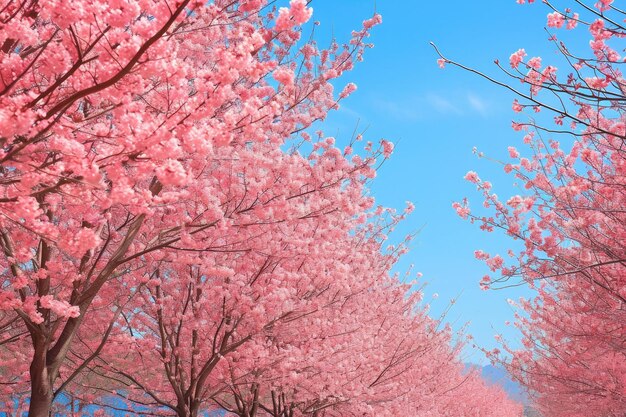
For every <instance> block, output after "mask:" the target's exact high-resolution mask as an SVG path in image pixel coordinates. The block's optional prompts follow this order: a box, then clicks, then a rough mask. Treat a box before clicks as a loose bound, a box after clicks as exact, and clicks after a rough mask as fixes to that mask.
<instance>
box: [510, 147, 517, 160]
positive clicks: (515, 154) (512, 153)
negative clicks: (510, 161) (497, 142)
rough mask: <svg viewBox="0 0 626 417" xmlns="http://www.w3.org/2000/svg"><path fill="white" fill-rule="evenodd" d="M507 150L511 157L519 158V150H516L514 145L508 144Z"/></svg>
mask: <svg viewBox="0 0 626 417" xmlns="http://www.w3.org/2000/svg"><path fill="white" fill-rule="evenodd" d="M508 150H509V156H510V157H511V158H519V152H517V149H515V147H514V146H509V148H508Z"/></svg>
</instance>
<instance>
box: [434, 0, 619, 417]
mask: <svg viewBox="0 0 626 417" xmlns="http://www.w3.org/2000/svg"><path fill="white" fill-rule="evenodd" d="M519 3H524V1H520V2H519ZM529 3H532V1H529ZM543 3H544V4H545V5H547V7H549V8H550V13H549V14H548V20H547V30H548V33H549V35H550V40H551V41H552V42H553V44H554V46H555V47H556V49H557V51H558V52H559V53H560V58H561V60H560V63H559V64H558V65H559V67H560V68H559V69H558V70H557V67H556V66H553V65H548V66H544V64H543V63H542V61H541V58H539V57H531V58H529V59H527V55H526V51H525V50H519V51H517V52H515V53H513V54H512V55H511V58H510V67H511V68H510V69H508V68H505V67H500V68H501V69H502V70H503V71H505V72H506V74H508V75H509V76H510V77H511V78H512V79H513V81H514V82H512V83H504V82H499V81H495V79H493V78H490V77H488V76H486V75H483V74H481V75H483V76H485V77H487V78H489V79H490V80H492V81H495V82H496V83H498V84H500V85H502V86H505V87H507V88H509V89H510V90H512V91H514V92H515V93H516V94H517V95H518V98H517V99H516V100H515V101H514V103H513V110H515V111H516V112H521V111H524V110H525V109H528V110H532V111H533V112H540V114H539V115H538V116H537V118H536V119H531V121H530V122H526V123H524V122H522V123H519V122H515V123H514V124H513V127H514V129H515V130H518V131H525V135H526V136H525V137H524V142H525V143H526V144H527V145H528V146H529V149H530V156H529V157H528V158H524V157H523V156H520V153H519V152H518V151H517V149H515V148H513V147H511V148H509V153H510V156H511V158H512V161H511V162H510V163H505V164H504V169H505V171H506V172H509V173H511V174H512V175H514V176H515V177H516V181H519V182H520V184H521V185H522V186H523V187H524V191H522V192H521V194H520V195H517V196H513V197H511V198H510V199H508V200H507V201H506V202H505V201H501V200H499V199H498V197H497V196H496V195H495V194H493V191H492V190H491V185H490V184H489V183H488V182H486V181H482V180H481V179H480V178H479V177H478V175H477V174H475V173H470V174H468V176H467V179H468V180H470V181H472V182H473V183H475V184H476V185H477V187H478V189H479V190H480V191H481V192H482V194H483V196H484V204H485V206H487V207H489V208H490V209H491V212H490V213H487V214H486V215H482V214H481V213H479V212H470V210H469V207H468V206H467V204H466V203H463V204H457V205H456V208H457V211H458V212H459V214H461V215H462V216H463V217H466V218H470V219H471V220H472V221H476V222H478V223H480V224H481V225H482V228H483V229H486V230H489V231H491V230H494V229H501V230H504V231H505V232H506V233H507V234H508V235H509V236H511V237H512V238H513V239H515V240H517V241H518V242H521V245H520V247H521V248H522V249H521V250H520V251H509V255H510V257H511V259H510V261H509V262H505V260H504V258H502V257H501V256H499V255H491V254H487V253H484V252H482V251H478V252H477V257H478V258H480V259H483V260H485V261H486V262H487V264H488V265H489V267H490V268H491V270H492V271H494V272H496V271H498V272H500V273H501V274H500V277H499V278H494V277H485V279H484V280H483V281H482V284H483V285H484V286H485V287H489V286H494V285H495V286H498V285H503V284H504V285H508V284H507V283H510V281H509V280H511V279H515V278H520V277H521V278H522V279H523V280H524V281H526V282H527V283H528V284H529V285H530V286H531V287H532V288H534V289H536V291H537V296H536V298H534V299H532V300H522V301H520V302H519V303H516V304H517V305H518V307H519V308H520V309H521V311H520V314H519V315H518V322H517V326H518V327H519V328H520V330H521V332H522V335H523V338H522V343H523V347H522V348H521V349H514V348H511V347H510V346H507V345H505V349H506V350H505V352H507V354H506V355H504V356H503V355H498V354H495V353H494V354H493V358H494V360H496V361H500V362H503V363H505V364H506V366H507V368H508V370H509V371H510V373H511V374H512V375H514V376H515V377H516V379H517V380H519V381H520V382H522V383H523V384H524V385H525V386H526V387H527V388H528V389H529V392H530V393H531V394H532V396H533V399H534V400H535V402H536V404H537V405H538V406H539V408H540V409H541V411H542V413H543V415H545V416H548V417H559V416H568V417H571V416H580V417H583V416H601V417H613V416H623V415H624V410H625V409H626V400H625V399H626V377H625V375H626V211H625V208H626V113H625V110H626V97H625V96H626V79H625V78H624V75H623V72H622V68H623V65H624V57H623V56H622V55H621V53H623V50H624V48H623V44H621V45H620V40H621V39H623V38H624V37H625V36H626V27H625V26H624V23H623V22H624V20H625V18H626V12H625V11H624V10H622V9H620V8H619V5H617V4H616V3H615V2H613V1H612V0H601V1H598V2H596V3H595V4H588V2H584V1H573V2H570V3H572V4H571V5H570V7H567V5H562V4H560V3H561V2H559V3H558V4H557V3H555V4H553V3H552V2H550V1H543ZM564 3H566V2H564ZM559 29H570V30H575V31H578V30H583V29H586V30H588V33H589V38H590V39H589V43H588V45H589V47H590V51H589V52H587V53H585V52H578V50H579V49H581V47H580V46H579V45H578V46H574V47H573V48H570V47H568V43H567V42H563V41H560V40H559V39H558V38H557V36H556V35H555V33H557V32H556V31H558V30H559ZM441 59H442V61H441V62H442V63H443V64H445V63H446V62H447V63H452V64H456V63H454V62H452V61H450V60H448V59H446V58H445V57H441ZM456 65H459V64H456ZM460 66H462V65H460ZM520 81H521V83H522V84H521V85H522V86H525V87H527V88H525V89H522V88H521V87H518V86H520V83H519V82H520ZM545 113H547V115H548V116H549V117H550V118H552V117H553V118H554V119H553V120H554V124H550V121H549V119H547V123H546V122H545V120H546V119H542V117H543V116H542V115H545ZM535 120H543V121H542V122H537V121H535ZM559 137H560V139H561V142H562V143H559V141H557V139H558V138H559Z"/></svg>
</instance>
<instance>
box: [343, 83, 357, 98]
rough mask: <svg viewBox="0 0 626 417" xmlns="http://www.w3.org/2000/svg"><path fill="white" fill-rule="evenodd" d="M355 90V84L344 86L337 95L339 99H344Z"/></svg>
mask: <svg viewBox="0 0 626 417" xmlns="http://www.w3.org/2000/svg"><path fill="white" fill-rule="evenodd" d="M356 89H357V87H356V84H354V83H348V84H346V86H345V87H344V88H343V90H342V91H341V93H340V94H339V98H346V97H348V96H349V95H350V94H352V93H353V92H355V91H356Z"/></svg>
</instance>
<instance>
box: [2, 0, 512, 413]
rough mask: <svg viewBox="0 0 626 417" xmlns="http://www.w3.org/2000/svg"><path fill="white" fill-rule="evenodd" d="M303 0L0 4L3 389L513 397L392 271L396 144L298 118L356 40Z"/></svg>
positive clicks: (332, 398)
mask: <svg viewBox="0 0 626 417" xmlns="http://www.w3.org/2000/svg"><path fill="white" fill-rule="evenodd" d="M311 14H312V10H311V8H310V7H308V5H307V2H306V1H304V0H291V2H290V4H289V7H281V8H279V9H276V8H275V7H274V6H273V2H267V1H265V0H239V1H236V0H215V1H212V2H206V1H191V0H182V1H181V0H179V1H176V2H174V1H172V2H170V1H164V0H142V1H138V2H122V1H111V0H107V1H90V2H78V3H76V2H74V3H68V2H67V1H64V0H51V1H46V2H39V1H36V0H23V1H7V2H5V3H4V4H3V5H2V7H1V8H0V19H2V26H1V27H0V45H1V49H2V52H1V54H0V60H1V64H0V89H1V91H0V145H1V149H0V167H1V170H0V248H1V249H2V256H1V257H0V265H1V269H2V276H1V280H2V281H1V285H0V404H2V408H3V409H2V411H3V412H5V413H6V414H7V415H9V416H11V415H23V412H25V410H26V409H28V415H29V416H31V417H39V416H41V417H44V416H49V415H50V414H51V413H53V412H59V413H62V414H71V413H82V412H85V411H86V410H88V408H85V407H87V406H88V405H95V406H97V407H98V410H95V411H94V409H91V412H94V413H95V414H97V415H102V414H103V413H107V412H115V411H116V410H117V411H119V410H122V411H127V412H130V413H132V414H135V415H142V414H143V415H177V416H181V417H182V416H197V415H199V414H202V413H205V412H210V411H212V410H222V412H227V413H230V414H231V415H236V416H240V417H252V416H273V417H292V416H324V415H326V416H350V415H354V416H357V415H358V416H363V415H381V416H382V415H389V416H396V415H406V414H411V415H419V416H443V415H445V416H456V415H459V416H460V415H463V416H481V417H484V416H517V415H519V414H520V412H521V411H520V408H519V406H518V405H516V404H514V403H512V402H511V401H509V400H508V399H507V398H506V396H505V394H504V393H503V392H502V390H500V389H498V388H495V387H488V386H486V385H485V384H484V383H483V382H482V380H481V379H480V378H479V376H478V375H477V373H476V372H474V371H468V370H466V369H465V366H464V365H463V364H462V363H461V362H460V359H459V349H460V344H459V343H458V341H455V340H456V337H455V335H453V334H452V332H451V331H450V329H449V328H446V327H442V326H441V324H440V323H439V322H438V321H436V320H433V319H431V318H429V317H428V316H427V315H426V309H425V307H424V306H423V305H422V304H421V303H420V292H415V291H414V292H409V290H410V287H409V286H408V285H402V284H400V283H399V282H398V280H397V278H396V277H395V276H393V275H392V274H391V272H390V271H391V268H392V267H393V265H394V264H395V262H396V261H397V259H398V257H399V256H400V255H401V254H402V253H403V252H404V251H405V250H406V249H405V245H404V244H400V245H397V246H395V247H394V246H390V247H385V245H386V244H385V240H386V238H387V234H388V233H389V232H390V231H391V230H392V229H393V228H394V227H395V226H396V225H397V223H398V222H399V221H401V220H402V218H403V217H404V216H405V215H406V214H407V213H408V212H410V209H411V208H410V207H409V208H407V210H406V211H404V212H402V213H396V212H394V211H393V210H390V209H385V208H381V207H375V203H374V201H373V199H372V198H371V197H369V196H368V195H367V182H368V181H369V180H370V179H371V178H373V177H374V176H375V167H376V165H377V164H378V163H379V162H380V161H381V159H384V158H387V157H388V156H389V155H390V154H391V151H392V145H391V144H390V143H389V142H386V141H381V142H380V143H378V144H372V143H367V144H361V142H360V136H358V137H355V138H354V139H353V140H352V141H351V143H350V145H349V146H348V147H346V148H344V149H341V150H340V149H339V148H338V147H337V146H336V145H335V143H334V140H333V139H332V138H325V137H324V136H323V135H322V134H320V135H319V136H318V137H315V138H312V137H311V136H310V133H307V132H308V129H309V127H311V126H312V124H313V123H315V122H316V121H319V120H323V119H324V118H325V116H326V114H327V112H328V111H329V110H331V109H334V108H337V107H338V101H339V100H340V99H342V98H345V97H346V96H347V95H348V94H350V93H351V92H352V91H354V89H355V87H354V85H352V84H349V85H348V86H347V87H346V88H345V89H344V90H343V91H342V92H341V93H339V94H334V93H333V85H332V84H331V81H332V80H334V79H336V78H337V77H339V76H340V75H341V74H342V73H344V72H345V71H347V70H350V69H351V68H352V66H353V64H354V63H355V61H359V60H360V59H361V56H362V53H363V52H364V50H365V49H366V48H367V47H368V46H369V44H367V43H366V39H367V37H368V36H369V32H370V30H371V28H372V27H373V26H375V25H376V24H378V23H380V21H381V19H380V17H379V16H378V15H375V16H373V17H372V18H371V19H368V20H366V21H365V22H364V23H363V27H362V28H361V29H360V30H358V31H355V32H353V34H352V38H351V39H350V40H349V42H347V43H346V44H345V45H339V44H337V43H333V44H332V45H331V46H330V47H329V48H327V49H320V48H319V47H318V46H317V45H316V43H315V42H314V41H313V40H309V41H304V40H302V39H301V35H302V25H303V24H304V23H306V22H307V21H308V20H309V19H310V17H311Z"/></svg>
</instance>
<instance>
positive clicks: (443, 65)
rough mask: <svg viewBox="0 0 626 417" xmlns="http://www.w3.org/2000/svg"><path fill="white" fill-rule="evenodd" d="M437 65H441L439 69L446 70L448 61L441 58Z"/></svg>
mask: <svg viewBox="0 0 626 417" xmlns="http://www.w3.org/2000/svg"><path fill="white" fill-rule="evenodd" d="M437 65H439V68H445V66H446V60H445V59H443V58H439V59H438V60H437Z"/></svg>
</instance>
